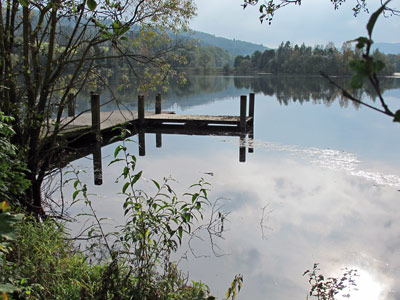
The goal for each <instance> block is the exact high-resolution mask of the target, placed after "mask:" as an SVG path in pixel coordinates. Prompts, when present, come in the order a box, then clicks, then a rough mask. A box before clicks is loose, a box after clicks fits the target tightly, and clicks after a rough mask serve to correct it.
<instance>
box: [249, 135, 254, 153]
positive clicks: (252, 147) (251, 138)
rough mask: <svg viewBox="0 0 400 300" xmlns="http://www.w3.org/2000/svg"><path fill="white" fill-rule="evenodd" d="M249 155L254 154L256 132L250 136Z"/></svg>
mask: <svg viewBox="0 0 400 300" xmlns="http://www.w3.org/2000/svg"><path fill="white" fill-rule="evenodd" d="M249 153H254V132H253V131H251V132H250V134H249Z"/></svg>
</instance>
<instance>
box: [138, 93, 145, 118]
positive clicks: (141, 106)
mask: <svg viewBox="0 0 400 300" xmlns="http://www.w3.org/2000/svg"><path fill="white" fill-rule="evenodd" d="M138 119H139V122H140V123H143V122H144V96H143V95H139V96H138Z"/></svg>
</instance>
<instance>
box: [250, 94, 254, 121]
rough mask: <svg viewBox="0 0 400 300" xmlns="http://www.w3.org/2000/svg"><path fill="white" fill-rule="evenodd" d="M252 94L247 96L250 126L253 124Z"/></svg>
mask: <svg viewBox="0 0 400 300" xmlns="http://www.w3.org/2000/svg"><path fill="white" fill-rule="evenodd" d="M254 97H255V96H254V93H250V95H249V117H252V120H251V121H250V122H251V124H253V123H254Z"/></svg>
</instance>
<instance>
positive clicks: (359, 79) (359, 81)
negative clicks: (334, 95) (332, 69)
mask: <svg viewBox="0 0 400 300" xmlns="http://www.w3.org/2000/svg"><path fill="white" fill-rule="evenodd" d="M350 84H351V87H352V88H353V89H355V90H356V89H360V88H362V86H363V84H364V77H363V76H362V75H360V74H355V75H353V77H352V78H351V82H350Z"/></svg>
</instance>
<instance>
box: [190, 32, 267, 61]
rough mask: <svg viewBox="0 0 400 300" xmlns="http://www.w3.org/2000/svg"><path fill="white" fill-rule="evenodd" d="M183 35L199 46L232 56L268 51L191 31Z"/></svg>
mask: <svg viewBox="0 0 400 300" xmlns="http://www.w3.org/2000/svg"><path fill="white" fill-rule="evenodd" d="M183 35H184V36H185V37H186V38H192V39H198V40H199V44H200V45H205V46H207V45H210V46H216V47H220V48H222V49H225V50H226V51H228V52H229V53H230V54H232V55H233V56H237V55H251V54H253V53H254V52H255V51H257V50H258V51H261V52H264V51H265V50H267V49H269V48H267V47H265V46H263V45H261V44H260V45H257V44H253V43H249V42H244V41H239V40H231V39H227V38H223V37H217V36H215V35H212V34H208V33H204V32H200V31H193V32H192V33H185V34H183Z"/></svg>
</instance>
